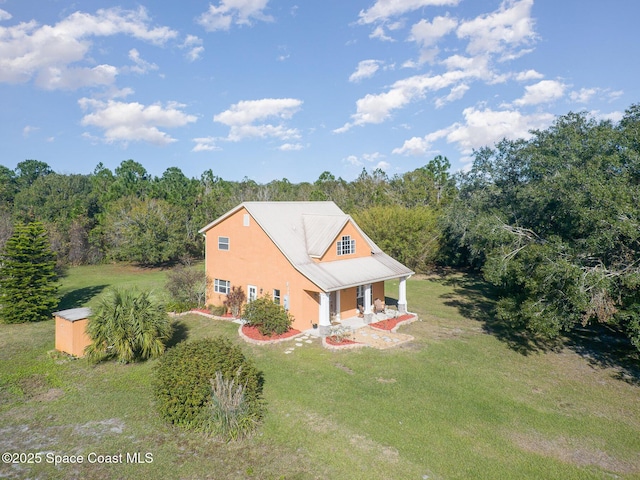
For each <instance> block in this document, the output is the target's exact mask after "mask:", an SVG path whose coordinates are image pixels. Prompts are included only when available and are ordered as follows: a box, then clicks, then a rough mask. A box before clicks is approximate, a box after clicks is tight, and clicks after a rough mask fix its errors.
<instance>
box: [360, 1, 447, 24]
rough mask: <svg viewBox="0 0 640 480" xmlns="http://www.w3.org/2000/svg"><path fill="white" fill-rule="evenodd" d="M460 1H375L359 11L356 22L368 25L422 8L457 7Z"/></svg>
mask: <svg viewBox="0 0 640 480" xmlns="http://www.w3.org/2000/svg"><path fill="white" fill-rule="evenodd" d="M459 1H460V0H377V1H376V3H375V4H374V5H373V6H372V7H371V8H370V9H368V10H361V11H360V15H359V17H360V18H359V20H358V22H359V23H361V24H370V23H375V22H383V21H385V20H387V19H389V18H391V17H397V16H400V15H404V14H405V13H408V12H412V11H414V10H418V9H420V8H424V7H442V6H453V5H457V4H458V3H459Z"/></svg>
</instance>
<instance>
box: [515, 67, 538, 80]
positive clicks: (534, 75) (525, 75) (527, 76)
mask: <svg viewBox="0 0 640 480" xmlns="http://www.w3.org/2000/svg"><path fill="white" fill-rule="evenodd" d="M515 78H516V80H517V81H519V82H528V81H530V80H540V79H541V78H544V75H543V74H541V73H540V72H536V71H535V70H527V71H526V72H519V73H517V74H516V77H515Z"/></svg>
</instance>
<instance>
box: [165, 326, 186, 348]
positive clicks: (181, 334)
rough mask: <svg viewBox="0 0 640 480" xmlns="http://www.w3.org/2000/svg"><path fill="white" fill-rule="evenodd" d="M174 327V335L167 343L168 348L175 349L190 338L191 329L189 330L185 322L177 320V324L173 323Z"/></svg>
mask: <svg viewBox="0 0 640 480" xmlns="http://www.w3.org/2000/svg"><path fill="white" fill-rule="evenodd" d="M172 325H173V334H172V335H171V338H170V339H169V341H168V342H167V348H171V347H175V346H176V345H177V344H179V343H180V342H182V341H184V340H186V339H187V338H189V329H188V328H187V325H186V324H185V323H184V322H183V321H181V320H176V321H175V322H173V324H172Z"/></svg>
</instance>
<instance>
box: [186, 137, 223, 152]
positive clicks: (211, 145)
mask: <svg viewBox="0 0 640 480" xmlns="http://www.w3.org/2000/svg"><path fill="white" fill-rule="evenodd" d="M192 141H193V142H195V144H196V146H195V147H193V148H192V149H191V151H192V152H212V151H214V150H220V147H218V146H217V145H216V139H215V138H214V137H200V138H194V139H193V140H192Z"/></svg>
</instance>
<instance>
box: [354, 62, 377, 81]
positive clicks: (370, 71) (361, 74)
mask: <svg viewBox="0 0 640 480" xmlns="http://www.w3.org/2000/svg"><path fill="white" fill-rule="evenodd" d="M380 65H382V62H381V61H380V60H362V61H361V62H359V63H358V66H357V68H356V71H355V72H353V73H352V74H351V76H350V77H349V81H350V82H353V83H357V82H359V81H361V80H362V79H364V78H370V77H372V76H373V75H374V74H375V73H376V72H377V71H378V70H379V69H380Z"/></svg>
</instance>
